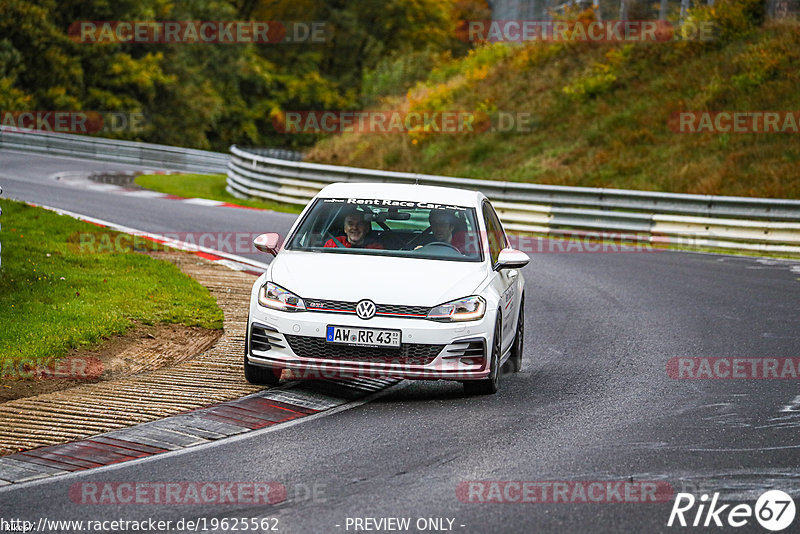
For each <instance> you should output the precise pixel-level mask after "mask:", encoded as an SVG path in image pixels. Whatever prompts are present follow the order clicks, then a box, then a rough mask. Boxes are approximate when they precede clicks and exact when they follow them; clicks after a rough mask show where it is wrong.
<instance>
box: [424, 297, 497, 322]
mask: <svg viewBox="0 0 800 534" xmlns="http://www.w3.org/2000/svg"><path fill="white" fill-rule="evenodd" d="M485 313H486V301H485V300H483V298H482V297H477V296H476V297H466V298H463V299H458V300H453V301H451V302H447V303H445V304H440V305H438V306H436V307H435V308H433V309H432V310H431V311H430V312H428V316H427V318H428V319H430V320H431V321H441V322H444V323H449V322H455V321H476V320H478V319H481V318H483V315H484V314H485Z"/></svg>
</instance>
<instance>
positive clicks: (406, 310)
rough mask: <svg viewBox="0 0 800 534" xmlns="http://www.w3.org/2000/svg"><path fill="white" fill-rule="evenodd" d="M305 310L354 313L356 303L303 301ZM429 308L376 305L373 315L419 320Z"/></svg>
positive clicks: (426, 313)
mask: <svg viewBox="0 0 800 534" xmlns="http://www.w3.org/2000/svg"><path fill="white" fill-rule="evenodd" d="M305 302H306V309H307V310H309V311H323V312H332V313H353V314H354V313H356V304H358V303H357V302H347V301H344V300H319V299H305ZM429 311H430V308H428V307H427V306H405V305H402V304H376V305H375V314H376V315H382V316H384V317H408V318H411V319H421V318H423V317H425V316H426V315H428V312H429Z"/></svg>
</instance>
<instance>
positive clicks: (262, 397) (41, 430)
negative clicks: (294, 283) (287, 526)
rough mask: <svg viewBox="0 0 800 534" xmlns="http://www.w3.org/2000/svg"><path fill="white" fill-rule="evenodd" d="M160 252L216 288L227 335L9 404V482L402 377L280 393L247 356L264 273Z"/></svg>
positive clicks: (251, 421) (247, 424)
mask: <svg viewBox="0 0 800 534" xmlns="http://www.w3.org/2000/svg"><path fill="white" fill-rule="evenodd" d="M159 257H160V258H161V259H167V260H169V261H172V262H173V263H175V264H176V265H178V267H179V268H180V269H181V270H182V271H183V272H185V273H187V274H188V275H190V276H192V277H193V278H195V279H196V280H197V281H198V282H200V283H201V284H203V285H204V286H206V287H208V288H209V290H210V292H211V294H212V295H213V296H214V297H215V298H216V299H217V303H218V305H219V306H220V308H222V311H223V313H224V316H225V319H224V334H223V335H222V337H221V338H220V339H219V341H218V342H217V343H216V344H215V345H214V346H213V347H211V348H210V349H208V350H207V351H205V352H203V353H202V354H200V355H198V356H197V357H195V358H193V359H190V360H187V361H185V362H183V363H180V364H178V365H175V366H173V367H166V368H162V369H158V370H155V371H152V372H149V373H146V374H141V375H136V376H132V377H129V378H126V379H119V380H112V381H108V382H98V383H93V384H86V385H83V386H78V387H75V388H71V389H68V390H64V391H59V392H55V393H48V394H44V395H38V396H36V397H29V398H25V399H18V400H14V401H9V402H6V403H4V404H3V405H0V454H7V456H4V457H2V458H0V486H3V485H8V484H12V483H19V482H26V481H29V480H35V479H40V478H45V477H49V476H54V475H60V474H65V473H69V472H72V471H78V470H83V469H90V468H92V467H99V466H101V465H109V464H113V463H119V462H124V461H129V460H134V459H137V458H142V457H145V456H150V455H153V454H159V453H163V452H167V451H171V450H177V449H181V448H185V447H191V446H195V445H199V444H203V443H208V442H210V441H214V440H217V439H222V438H225V437H228V436H232V435H235V434H240V433H243V432H248V431H252V430H257V429H260V428H264V427H267V426H271V425H276V424H280V423H284V422H288V421H291V420H293V419H297V418H299V417H305V416H307V415H311V414H314V413H317V412H320V411H324V410H327V409H330V408H334V407H336V406H340V405H343V404H346V403H348V402H351V401H352V400H355V399H359V398H363V397H366V396H368V395H369V394H371V393H373V392H375V391H378V390H381V389H383V388H385V387H388V386H390V385H392V384H395V383H397V382H399V380H393V379H387V380H383V379H360V380H354V381H314V382H308V383H300V384H298V383H288V384H286V385H282V386H280V387H278V388H274V389H264V388H261V387H259V386H253V385H251V384H248V383H247V382H246V381H245V379H244V376H243V372H242V358H243V352H244V337H245V336H244V332H245V326H246V322H247V308H248V301H249V297H250V288H251V287H252V284H253V281H254V277H253V276H252V275H250V274H246V273H243V272H237V271H232V270H230V269H229V268H227V267H226V266H224V265H221V264H220V263H216V262H212V261H208V260H205V259H203V258H200V257H198V256H195V255H190V254H185V253H159ZM232 399H236V400H232ZM176 414H180V415H176ZM170 416H171V417H170ZM137 425H138V426H137ZM20 451H21V452H20ZM14 452H16V453H17V454H10V455H8V454H9V453H14Z"/></svg>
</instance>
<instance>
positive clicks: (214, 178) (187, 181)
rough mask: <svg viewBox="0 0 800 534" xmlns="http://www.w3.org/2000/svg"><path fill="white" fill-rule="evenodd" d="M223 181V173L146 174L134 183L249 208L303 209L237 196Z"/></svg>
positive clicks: (285, 210)
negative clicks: (226, 188) (228, 190)
mask: <svg viewBox="0 0 800 534" xmlns="http://www.w3.org/2000/svg"><path fill="white" fill-rule="evenodd" d="M225 181H226V176H225V175H224V174H167V175H164V174H146V175H143V176H139V177H138V178H136V185H138V186H140V187H144V188H145V189H151V190H153V191H158V192H160V193H166V194H168V195H176V196H179V197H185V198H206V199H209V200H219V201H222V202H230V203H231V204H237V205H239V206H247V207H250V208H261V209H267V210H273V211H284V212H287V213H300V212H301V211H302V209H303V206H296V205H294V204H283V203H280V202H272V201H269V200H249V199H248V200H244V199H240V198H237V197H235V196H233V195H231V194H230V193H228V192H227V191H226V190H225Z"/></svg>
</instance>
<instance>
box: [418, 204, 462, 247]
mask: <svg viewBox="0 0 800 534" xmlns="http://www.w3.org/2000/svg"><path fill="white" fill-rule="evenodd" d="M428 222H429V223H430V225H431V236H430V237H429V238H428V239H427V240H426V243H423V245H426V244H428V243H436V242H438V243H447V244H449V245H453V246H454V247H455V248H456V249H458V251H459V252H460V253H462V254H464V252H465V249H466V243H465V241H466V239H465V233H464V231H463V227H464V226H465V225H464V223H463V222H462V221H461V219H459V218H458V216H457V215H456V213H455V212H454V211H452V210H431V212H430V214H429V215H428ZM417 248H419V247H417Z"/></svg>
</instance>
